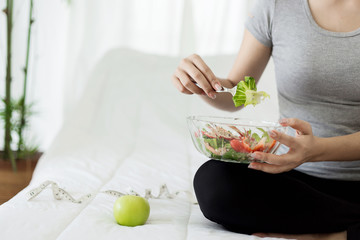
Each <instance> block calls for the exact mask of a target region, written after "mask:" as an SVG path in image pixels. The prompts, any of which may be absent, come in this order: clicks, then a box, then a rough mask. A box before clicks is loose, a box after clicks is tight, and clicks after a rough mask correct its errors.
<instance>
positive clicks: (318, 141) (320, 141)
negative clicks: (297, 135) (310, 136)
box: [308, 136, 327, 162]
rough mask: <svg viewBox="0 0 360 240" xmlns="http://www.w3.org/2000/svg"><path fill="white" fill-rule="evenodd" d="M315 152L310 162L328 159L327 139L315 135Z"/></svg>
mask: <svg viewBox="0 0 360 240" xmlns="http://www.w3.org/2000/svg"><path fill="white" fill-rule="evenodd" d="M312 148H313V154H312V156H311V158H310V159H309V161H308V162H321V161H325V159H326V152H327V151H326V139H325V138H320V137H315V136H314V145H313V146H312Z"/></svg>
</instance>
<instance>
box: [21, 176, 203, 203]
mask: <svg viewBox="0 0 360 240" xmlns="http://www.w3.org/2000/svg"><path fill="white" fill-rule="evenodd" d="M49 185H51V190H52V193H53V196H54V198H55V199H56V200H67V201H70V202H72V203H83V202H84V201H86V200H88V199H91V198H92V197H94V196H95V195H96V193H89V194H86V195H84V196H82V197H80V198H79V199H75V198H74V197H73V196H71V195H70V194H69V193H68V192H67V191H65V190H64V189H62V188H60V187H59V185H58V184H57V183H56V182H53V181H49V180H48V181H45V182H43V183H42V184H40V186H39V187H37V188H34V189H32V190H31V191H30V192H28V193H27V194H26V196H27V199H28V201H30V200H32V199H34V198H35V197H36V196H38V195H39V194H40V193H41V192H42V191H43V190H44V189H46V188H47V187H48V186H49ZM100 193H105V194H108V195H111V196H114V197H121V196H124V195H135V196H141V195H140V194H138V193H137V192H135V191H134V190H133V189H131V188H128V189H127V193H122V192H118V191H114V190H106V191H102V192H100ZM181 193H184V194H186V196H187V197H188V199H189V201H190V202H191V203H192V204H197V201H196V199H195V197H194V195H193V194H192V193H191V192H189V191H176V192H174V193H170V191H169V189H168V187H167V185H166V184H163V185H161V186H160V191H159V194H158V195H157V196H154V195H153V194H152V192H151V189H145V196H144V198H146V199H149V198H152V199H160V198H167V199H173V198H175V197H177V196H178V195H180V194H181Z"/></svg>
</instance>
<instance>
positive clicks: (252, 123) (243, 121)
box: [186, 115, 287, 129]
mask: <svg viewBox="0 0 360 240" xmlns="http://www.w3.org/2000/svg"><path fill="white" fill-rule="evenodd" d="M206 118H210V119H212V120H210V119H208V120H207V119H206ZM186 119H187V120H188V121H198V122H204V123H215V124H223V125H232V126H246V127H264V128H266V127H274V128H284V129H285V128H287V126H282V125H281V124H280V123H279V122H274V121H265V120H254V119H250V118H243V117H222V116H209V115H191V116H188V117H187V118H186ZM221 119H226V120H233V121H239V122H238V123H236V122H234V123H227V122H224V121H221Z"/></svg>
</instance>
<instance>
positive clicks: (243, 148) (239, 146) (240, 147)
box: [230, 139, 251, 153]
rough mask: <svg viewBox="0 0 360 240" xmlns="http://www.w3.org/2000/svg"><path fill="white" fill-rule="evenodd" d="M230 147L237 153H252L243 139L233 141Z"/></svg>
mask: <svg viewBox="0 0 360 240" xmlns="http://www.w3.org/2000/svg"><path fill="white" fill-rule="evenodd" d="M230 145H231V147H232V148H233V149H234V150H235V151H236V152H242V153H251V148H250V147H249V145H248V144H247V143H245V142H244V141H243V140H242V139H233V140H231V141H230Z"/></svg>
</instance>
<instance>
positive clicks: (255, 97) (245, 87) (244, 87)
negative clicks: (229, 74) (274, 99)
mask: <svg viewBox="0 0 360 240" xmlns="http://www.w3.org/2000/svg"><path fill="white" fill-rule="evenodd" d="M267 97H269V98H270V95H269V94H267V93H266V92H264V91H261V92H257V88H256V82H255V79H254V78H253V77H248V76H246V77H245V80H244V81H240V82H239V83H238V85H237V88H236V93H235V95H234V96H233V101H234V105H235V107H240V106H242V105H244V106H245V107H246V106H247V105H250V104H252V105H254V106H255V105H257V104H259V103H260V102H261V101H263V100H264V99H265V98H267Z"/></svg>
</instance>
